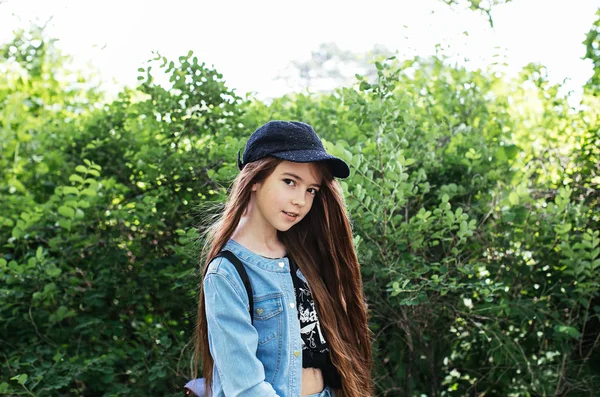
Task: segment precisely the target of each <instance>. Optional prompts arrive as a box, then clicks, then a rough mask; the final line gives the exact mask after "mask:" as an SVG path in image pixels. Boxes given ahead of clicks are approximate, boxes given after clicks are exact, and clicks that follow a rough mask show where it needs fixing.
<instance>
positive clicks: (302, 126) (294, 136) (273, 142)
mask: <svg viewBox="0 0 600 397" xmlns="http://www.w3.org/2000/svg"><path fill="white" fill-rule="evenodd" d="M266 156H273V157H277V158H279V159H282V160H287V161H293V162H296V163H311V162H313V161H325V162H326V163H327V164H328V165H329V168H330V169H331V172H332V174H333V176H335V177H337V178H347V177H348V176H349V175H350V168H349V167H348V164H346V162H345V161H344V160H342V159H339V158H337V157H335V156H332V155H330V154H329V153H327V152H326V151H325V148H324V147H323V143H322V142H321V140H320V139H319V137H318V136H317V134H316V133H315V130H314V129H313V128H312V127H311V126H310V125H308V124H306V123H302V122H300V121H283V120H272V121H269V122H268V123H266V124H264V125H262V126H261V127H259V128H258V129H257V130H256V131H254V132H253V133H252V135H250V138H249V139H248V142H247V143H246V149H245V150H244V156H243V157H242V158H241V159H240V152H238V167H239V169H240V170H242V169H243V168H244V166H245V165H246V164H248V163H251V162H253V161H256V160H259V159H261V158H263V157H266Z"/></svg>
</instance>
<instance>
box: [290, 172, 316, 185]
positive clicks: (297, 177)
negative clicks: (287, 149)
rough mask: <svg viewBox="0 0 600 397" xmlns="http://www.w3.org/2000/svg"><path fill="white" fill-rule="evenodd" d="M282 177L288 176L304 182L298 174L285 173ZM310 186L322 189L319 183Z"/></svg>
mask: <svg viewBox="0 0 600 397" xmlns="http://www.w3.org/2000/svg"><path fill="white" fill-rule="evenodd" d="M281 175H287V176H291V177H292V178H296V179H297V180H299V181H300V182H302V181H303V179H302V178H300V177H299V176H298V175H296V174H292V173H291V172H283V173H281ZM310 186H316V187H319V188H320V187H321V185H319V184H318V183H313V184H311V185H310Z"/></svg>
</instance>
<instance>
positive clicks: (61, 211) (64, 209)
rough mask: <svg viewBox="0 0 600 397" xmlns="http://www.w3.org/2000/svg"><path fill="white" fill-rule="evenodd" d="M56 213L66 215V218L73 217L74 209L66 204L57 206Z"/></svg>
mask: <svg viewBox="0 0 600 397" xmlns="http://www.w3.org/2000/svg"><path fill="white" fill-rule="evenodd" d="M58 213H59V214H61V215H62V216H66V217H67V218H75V210H73V208H71V207H67V206H66V205H62V206H60V207H58Z"/></svg>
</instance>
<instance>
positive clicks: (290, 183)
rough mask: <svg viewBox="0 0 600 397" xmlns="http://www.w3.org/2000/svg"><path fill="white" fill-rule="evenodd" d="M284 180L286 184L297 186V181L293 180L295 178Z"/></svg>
mask: <svg viewBox="0 0 600 397" xmlns="http://www.w3.org/2000/svg"><path fill="white" fill-rule="evenodd" d="M283 182H284V183H285V184H286V185H289V186H295V185H296V182H294V181H293V180H291V179H284V180H283Z"/></svg>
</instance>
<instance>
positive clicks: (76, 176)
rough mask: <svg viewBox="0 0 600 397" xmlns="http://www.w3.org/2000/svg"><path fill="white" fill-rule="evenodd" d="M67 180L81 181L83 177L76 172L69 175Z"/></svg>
mask: <svg viewBox="0 0 600 397" xmlns="http://www.w3.org/2000/svg"><path fill="white" fill-rule="evenodd" d="M69 181H71V182H76V183H83V178H82V177H80V176H79V175H77V174H73V175H71V176H70V177H69Z"/></svg>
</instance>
